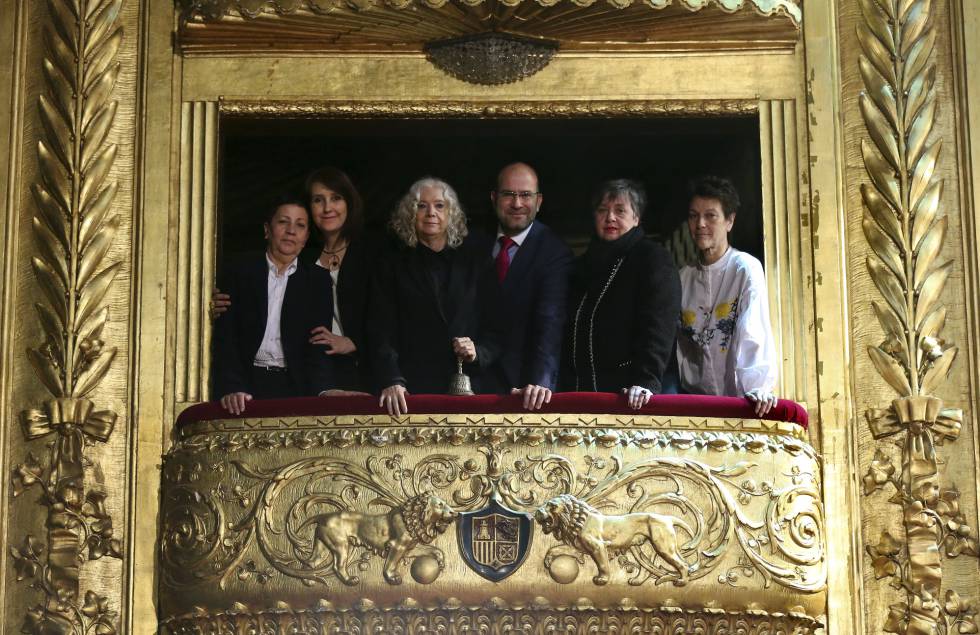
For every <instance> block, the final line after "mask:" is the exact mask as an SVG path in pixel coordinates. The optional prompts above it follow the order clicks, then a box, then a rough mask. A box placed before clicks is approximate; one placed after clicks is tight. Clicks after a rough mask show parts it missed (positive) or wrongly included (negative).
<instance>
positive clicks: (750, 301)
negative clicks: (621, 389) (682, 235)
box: [677, 176, 777, 416]
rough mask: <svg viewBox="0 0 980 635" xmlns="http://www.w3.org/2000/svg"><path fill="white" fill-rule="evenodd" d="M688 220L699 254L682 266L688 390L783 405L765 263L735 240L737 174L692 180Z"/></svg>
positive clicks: (766, 406)
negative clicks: (733, 179) (733, 177)
mask: <svg viewBox="0 0 980 635" xmlns="http://www.w3.org/2000/svg"><path fill="white" fill-rule="evenodd" d="M690 194H691V196H690V199H689V200H690V203H689V207H688V217H687V226H688V229H689V230H690V232H691V237H692V238H693V239H694V243H695V245H696V246H697V248H698V262H697V263H696V264H693V265H688V266H686V267H684V268H682V269H681V271H680V277H681V316H680V325H679V329H678V334H677V363H678V369H679V371H680V385H681V389H682V391H684V392H688V393H693V394H702V395H728V396H745V397H746V398H747V399H748V400H749V401H751V402H752V403H753V405H754V407H755V411H756V414H757V415H758V416H762V415H764V414H765V413H767V412H769V410H770V409H771V408H772V407H773V406H774V405H776V395H775V394H774V393H773V389H774V387H775V385H776V374H777V370H776V366H777V359H776V346H775V342H774V341H773V337H772V328H771V327H770V324H769V301H768V295H767V293H766V276H765V273H764V272H763V270H762V264H761V263H760V262H759V261H758V260H757V259H756V258H754V257H752V256H750V255H749V254H747V253H744V252H741V251H739V250H737V249H735V248H734V247H732V246H731V245H730V244H729V242H728V233H729V232H730V231H731V229H732V226H733V225H734V223H735V213H736V212H737V211H738V205H739V200H738V193H737V192H736V191H735V187H734V186H733V185H732V183H731V181H729V180H727V179H722V178H718V177H713V176H707V177H702V178H700V179H698V180H696V181H694V182H693V183H692V186H691V192H690Z"/></svg>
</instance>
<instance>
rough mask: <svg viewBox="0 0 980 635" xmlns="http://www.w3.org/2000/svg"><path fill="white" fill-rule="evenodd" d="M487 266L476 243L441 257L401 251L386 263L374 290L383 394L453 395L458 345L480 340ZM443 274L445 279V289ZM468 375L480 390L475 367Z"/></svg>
mask: <svg viewBox="0 0 980 635" xmlns="http://www.w3.org/2000/svg"><path fill="white" fill-rule="evenodd" d="M487 264H488V259H487V258H486V257H485V254H481V253H480V251H478V250H475V249H473V248H472V247H471V245H470V243H465V244H464V245H463V246H461V247H460V248H458V249H451V248H449V247H447V248H446V249H445V250H443V251H442V252H439V254H435V253H434V252H432V251H429V250H428V249H427V248H426V247H424V246H422V245H419V246H418V247H415V248H401V249H399V250H397V251H396V252H394V253H391V254H389V255H388V257H386V258H385V259H383V260H382V262H381V263H380V264H379V265H378V267H377V269H376V272H375V277H374V283H373V284H372V286H371V304H370V314H369V316H368V334H367V338H368V345H369V350H370V351H371V364H372V367H373V370H374V375H375V383H376V385H377V387H378V388H379V389H384V388H387V387H388V386H391V385H394V384H402V385H404V386H405V387H406V388H407V389H408V391H409V392H410V393H415V394H422V393H432V394H445V393H446V392H447V391H448V389H449V378H450V375H451V374H452V373H454V372H455V371H456V356H455V355H454V354H453V348H452V338H454V337H470V338H472V339H473V340H474V341H478V340H479V336H478V335H477V333H478V328H479V310H478V307H477V286H478V282H479V280H480V276H481V273H482V271H483V270H484V269H485V268H486V266H487ZM436 269H442V270H443V272H444V273H445V277H444V278H442V282H444V283H445V285H444V286H442V285H440V280H439V275H438V274H437V273H436ZM440 287H442V292H441V293H440V291H439V289H440ZM480 354H481V353H480V352H479V351H478V353H477V355H478V357H479V356H480ZM466 372H467V374H469V375H470V377H471V379H472V380H473V381H474V384H476V382H477V381H478V377H476V374H477V373H478V368H477V367H476V365H467V369H466Z"/></svg>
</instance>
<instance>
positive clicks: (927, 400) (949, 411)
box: [867, 395, 963, 485]
mask: <svg viewBox="0 0 980 635" xmlns="http://www.w3.org/2000/svg"><path fill="white" fill-rule="evenodd" d="M942 406H943V400H942V399H939V398H938V397H928V396H923V395H920V396H918V397H902V398H901V399H896V400H894V401H893V402H892V407H891V408H872V409H870V410H868V412H867V417H868V425H869V426H870V428H871V433H872V434H873V435H874V437H875V438H876V439H881V438H884V437H888V436H891V435H893V434H898V433H899V432H902V431H907V432H908V437H906V440H905V450H906V453H905V458H906V464H905V477H906V479H907V480H906V482H907V483H909V484H910V485H911V484H913V483H915V482H916V481H918V480H920V479H922V478H928V477H930V476H933V475H935V474H936V471H937V466H936V449H935V446H934V441H933V435H935V437H936V442H939V443H942V441H944V440H946V439H949V440H950V441H955V440H956V439H957V437H959V436H960V428H962V426H963V411H962V410H960V409H958V408H943V407H942Z"/></svg>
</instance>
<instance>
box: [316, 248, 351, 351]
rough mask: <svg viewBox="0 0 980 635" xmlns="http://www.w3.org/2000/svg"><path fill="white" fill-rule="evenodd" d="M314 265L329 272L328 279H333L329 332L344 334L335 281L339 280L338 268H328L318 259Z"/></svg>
mask: <svg viewBox="0 0 980 635" xmlns="http://www.w3.org/2000/svg"><path fill="white" fill-rule="evenodd" d="M316 266H317V267H320V268H321V269H323V270H325V271H326V272H327V273H329V274H330V279H331V280H333V285H331V287H330V289H331V293H332V294H333V322H331V324H330V332H331V333H333V334H334V335H341V336H342V335H343V334H344V325H343V324H341V323H340V306H339V302H340V299H339V298H338V297H337V283H338V282H339V281H340V268H339V267H338V268H337V269H334V270H332V271H331V270H330V269H327V268H326V267H324V266H323V265H322V264H320V261H319V260H317V261H316Z"/></svg>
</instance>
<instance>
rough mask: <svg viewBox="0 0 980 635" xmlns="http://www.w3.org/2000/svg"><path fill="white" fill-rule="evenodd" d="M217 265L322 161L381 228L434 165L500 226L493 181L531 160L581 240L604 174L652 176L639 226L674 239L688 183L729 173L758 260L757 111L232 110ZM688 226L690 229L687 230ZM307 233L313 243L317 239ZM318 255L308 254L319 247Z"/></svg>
mask: <svg viewBox="0 0 980 635" xmlns="http://www.w3.org/2000/svg"><path fill="white" fill-rule="evenodd" d="M221 133H222V136H221V149H220V156H221V165H220V179H219V183H220V185H219V192H218V208H219V225H218V227H219V229H218V231H219V235H218V248H219V252H218V266H219V270H220V268H221V266H222V265H223V264H225V263H227V262H229V261H232V260H234V259H235V258H236V257H237V256H239V255H240V254H242V253H243V252H247V251H253V250H260V249H262V247H263V245H264V241H263V239H262V219H263V217H264V215H265V212H266V211H267V209H268V208H269V207H270V206H271V205H273V204H274V201H275V200H276V198H277V196H278V195H279V194H280V193H282V192H284V191H291V190H296V189H298V188H302V185H303V182H304V180H305V178H306V175H307V174H308V173H309V172H310V171H312V170H313V169H315V168H317V167H319V166H322V165H333V166H335V167H338V168H340V169H342V170H344V171H345V172H347V173H348V174H349V175H350V177H351V179H352V180H353V182H354V184H355V186H356V187H357V188H358V190H359V191H360V193H361V195H362V196H363V198H364V201H365V212H366V220H367V227H368V229H369V230H372V231H376V232H384V231H385V225H386V223H387V220H388V218H389V216H390V214H391V211H392V210H393V209H394V207H395V205H396V204H397V202H398V200H399V198H400V197H401V196H402V195H403V194H404V193H405V192H406V191H407V189H408V187H409V186H410V185H411V184H412V182H414V181H415V180H417V179H419V178H421V177H423V176H436V177H439V178H442V179H444V180H445V181H447V182H449V183H450V184H451V185H452V186H453V187H454V188H455V189H456V191H457V192H458V193H459V196H460V200H461V201H462V204H463V208H464V209H465V210H466V212H467V216H468V217H469V226H470V227H471V229H473V230H482V231H485V232H494V231H495V223H494V216H493V210H492V208H491V205H490V195H489V192H490V190H491V189H493V188H494V186H495V184H496V183H495V180H496V174H497V172H498V171H499V169H500V168H501V167H502V166H504V165H506V164H507V163H511V162H514V161H524V162H527V163H529V164H531V165H532V166H534V168H535V169H536V170H537V171H538V175H539V177H540V189H541V191H542V192H543V194H544V202H543V205H542V208H541V212H540V213H539V216H538V218H539V219H540V220H542V221H543V222H545V223H547V224H548V225H550V226H551V227H552V228H553V229H554V230H555V231H557V232H558V233H559V235H561V236H562V238H564V239H565V240H566V241H567V242H568V243H569V244H570V245H572V246H573V248H576V250H578V249H581V248H584V246H585V244H586V243H587V242H588V240H589V238H590V237H591V236H592V231H593V230H592V217H591V210H590V209H589V206H590V200H591V196H592V192H593V191H594V189H595V188H596V186H597V185H598V184H599V183H600V182H601V181H603V180H605V179H610V178H621V177H622V178H631V179H635V180H638V181H640V182H642V183H643V184H644V185H645V186H646V188H647V194H648V198H649V203H648V207H647V211H646V214H645V215H644V218H643V226H644V229H645V230H646V232H647V233H648V234H649V235H651V236H652V237H654V238H656V239H658V240H661V241H663V242H664V243H665V244H666V245H667V247H668V248H671V243H672V242H675V241H676V240H677V238H679V237H682V235H683V234H686V232H687V229H686V225H685V220H686V217H687V194H686V192H687V184H688V181H689V180H690V179H691V178H693V177H696V176H700V175H703V174H716V175H719V176H726V177H728V178H731V179H732V180H733V181H734V183H735V185H736V187H737V188H738V190H739V194H740V196H741V199H742V208H741V211H740V212H739V214H738V218H737V221H736V223H735V229H734V230H733V232H732V237H731V238H732V244H733V245H735V246H736V247H738V248H739V249H742V250H743V251H747V252H749V253H751V254H753V255H754V256H756V257H757V258H759V259H760V260H761V261H762V262H765V259H764V257H763V224H762V182H761V157H760V143H759V119H758V116H755V115H751V116H737V117H734V116H732V117H711V118H648V119H636V118H630V119H625V118H608V119H606V118H588V119H537V118H535V119H421V120H420V119H395V118H379V119H335V118H328V119H314V120H283V119H255V118H227V119H225V120H223V121H222V124H221ZM685 238H686V236H685ZM316 244H318V239H317V236H316V234H315V232H314V233H313V234H312V235H311V239H310V245H309V247H308V250H312V249H316V247H315V246H316ZM311 257H312V254H311Z"/></svg>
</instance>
